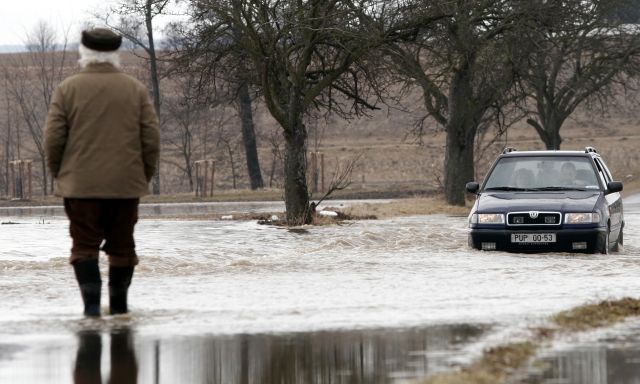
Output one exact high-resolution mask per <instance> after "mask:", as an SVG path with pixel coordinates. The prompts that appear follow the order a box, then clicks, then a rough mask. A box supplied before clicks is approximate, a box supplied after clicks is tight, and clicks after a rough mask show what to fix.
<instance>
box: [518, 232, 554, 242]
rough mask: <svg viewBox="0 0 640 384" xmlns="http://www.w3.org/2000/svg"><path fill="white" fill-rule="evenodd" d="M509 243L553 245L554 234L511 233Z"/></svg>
mask: <svg viewBox="0 0 640 384" xmlns="http://www.w3.org/2000/svg"><path fill="white" fill-rule="evenodd" d="M511 242H512V243H529V244H538V243H555V242H556V234H555V233H512V234H511Z"/></svg>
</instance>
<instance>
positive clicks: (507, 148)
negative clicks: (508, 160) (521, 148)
mask: <svg viewBox="0 0 640 384" xmlns="http://www.w3.org/2000/svg"><path fill="white" fill-rule="evenodd" d="M515 151H517V149H515V148H513V147H506V148H505V149H503V150H502V153H511V152H515Z"/></svg>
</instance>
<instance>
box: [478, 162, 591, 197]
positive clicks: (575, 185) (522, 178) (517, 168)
mask: <svg viewBox="0 0 640 384" xmlns="http://www.w3.org/2000/svg"><path fill="white" fill-rule="evenodd" d="M484 189H485V190H504V191H520V190H522V191H529V190H547V191H553V190H597V189H600V185H599V184H598V179H597V176H596V172H595V170H594V168H593V165H592V164H591V162H590V161H589V159H587V158H586V157H578V156H575V157H572V156H556V157H550V156H522V157H503V158H501V159H500V160H499V161H498V163H497V164H496V166H495V167H494V168H493V171H492V172H491V174H489V175H488V176H487V180H486V182H485V185H484Z"/></svg>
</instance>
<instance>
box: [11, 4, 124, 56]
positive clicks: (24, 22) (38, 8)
mask: <svg viewBox="0 0 640 384" xmlns="http://www.w3.org/2000/svg"><path fill="white" fill-rule="evenodd" d="M113 2H114V0H7V1H3V4H2V13H1V14H0V45H7V44H19V45H21V44H23V43H24V41H25V39H26V35H27V33H29V32H31V31H33V30H34V28H35V26H36V25H37V24H38V22H39V21H46V22H47V23H49V24H50V25H51V26H53V27H54V28H55V29H56V30H57V31H58V32H59V33H60V34H61V35H62V32H63V31H64V30H67V29H69V40H70V42H77V41H78V40H79V37H78V36H79V34H80V31H81V29H82V25H83V24H84V23H85V22H87V21H92V20H93V18H92V16H91V14H92V12H94V11H96V10H98V9H104V7H105V6H106V5H108V4H111V3H113ZM98 7H100V8H98Z"/></svg>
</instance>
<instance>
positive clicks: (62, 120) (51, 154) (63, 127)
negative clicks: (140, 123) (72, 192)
mask: <svg viewBox="0 0 640 384" xmlns="http://www.w3.org/2000/svg"><path fill="white" fill-rule="evenodd" d="M68 136H69V124H68V119H67V113H66V110H65V105H64V95H63V91H62V88H61V87H59V86H58V87H57V88H56V90H55V91H54V93H53V97H52V99H51V104H50V105H49V110H48V111H47V118H46V121H45V126H44V153H45V159H46V162H47V167H48V168H49V171H50V172H51V175H52V176H53V177H54V178H55V177H57V176H58V172H59V171H60V165H61V164H62V156H63V154H64V148H65V145H66V144H67V137H68Z"/></svg>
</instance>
